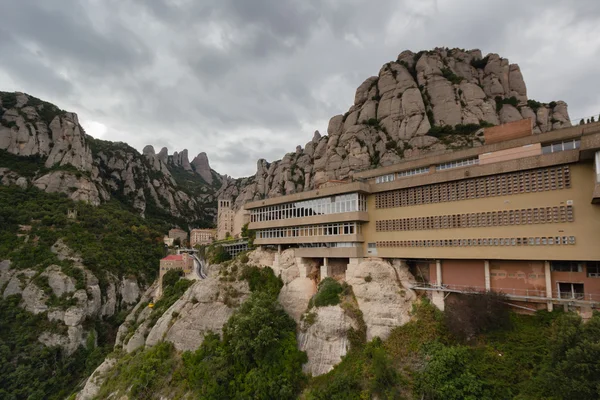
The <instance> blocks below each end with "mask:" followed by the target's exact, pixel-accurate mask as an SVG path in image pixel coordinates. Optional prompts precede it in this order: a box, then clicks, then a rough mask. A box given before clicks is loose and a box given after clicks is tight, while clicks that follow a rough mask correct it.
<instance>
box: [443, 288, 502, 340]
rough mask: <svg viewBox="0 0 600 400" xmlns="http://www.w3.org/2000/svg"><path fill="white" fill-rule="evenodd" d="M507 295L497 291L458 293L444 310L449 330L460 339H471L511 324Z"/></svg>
mask: <svg viewBox="0 0 600 400" xmlns="http://www.w3.org/2000/svg"><path fill="white" fill-rule="evenodd" d="M506 303H507V300H506V296H505V295H503V294H501V293H497V292H486V293H477V294H456V295H455V296H454V297H453V299H452V301H448V302H447V306H446V309H445V311H444V317H445V323H446V326H447V328H448V331H449V332H450V333H451V334H452V335H453V336H454V337H455V338H456V339H458V340H459V341H465V340H471V339H474V338H475V337H476V335H479V334H481V333H484V332H488V331H490V330H491V329H504V328H507V327H509V326H510V311H509V309H508V305H507V304H506Z"/></svg>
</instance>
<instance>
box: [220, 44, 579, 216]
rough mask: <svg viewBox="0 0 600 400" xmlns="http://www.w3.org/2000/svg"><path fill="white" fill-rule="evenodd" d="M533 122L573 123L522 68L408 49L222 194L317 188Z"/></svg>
mask: <svg viewBox="0 0 600 400" xmlns="http://www.w3.org/2000/svg"><path fill="white" fill-rule="evenodd" d="M524 118H530V119H531V121H532V124H533V131H534V133H544V132H548V131H551V130H553V129H558V128H562V127H567V126H570V124H571V123H570V120H569V114H568V111H567V104H566V103H565V102H563V101H552V102H550V103H548V104H543V103H540V102H538V101H535V100H532V99H530V98H528V96H527V87H526V85H525V81H524V80H523V76H522V74H521V70H520V69H519V66H518V65H517V64H510V63H509V61H508V60H507V59H505V58H502V57H500V56H499V55H498V54H488V55H486V56H485V57H483V56H482V53H481V51H480V50H468V51H467V50H463V49H447V48H436V49H434V50H431V51H420V52H418V53H413V52H411V51H404V52H402V53H400V55H399V56H398V58H397V59H396V60H395V61H391V62H388V63H386V64H385V65H383V66H382V68H381V69H380V70H379V73H378V75H377V76H372V77H369V78H367V79H366V80H365V81H364V82H363V83H362V84H361V85H360V86H359V87H358V89H357V90H356V94H355V96H354V104H353V105H352V106H351V107H350V109H349V110H348V111H347V112H346V113H345V114H343V115H336V116H334V117H333V118H331V120H330V121H329V126H328V127H327V135H321V134H320V133H319V132H318V131H317V132H315V134H314V136H313V138H312V140H311V141H309V142H308V143H306V145H305V146H304V147H301V146H297V147H296V151H295V152H291V153H288V154H286V155H285V156H284V157H283V159H281V160H278V161H275V162H272V163H269V162H267V161H266V160H264V159H261V160H259V161H258V163H257V171H256V174H255V175H254V176H252V177H249V178H244V179H238V180H227V181H226V182H225V188H223V190H222V194H223V196H225V197H229V198H232V199H235V204H236V206H237V207H240V206H241V205H242V204H243V203H245V202H246V201H251V200H257V199H261V198H265V197H273V196H280V195H284V194H290V193H296V192H300V191H303V190H309V189H313V188H315V187H316V186H317V185H319V184H321V183H323V182H325V181H327V180H343V179H347V178H348V177H350V176H352V173H353V172H354V171H360V170H364V169H368V168H374V167H378V166H387V165H391V164H395V163H399V162H401V161H402V160H403V159H405V158H409V157H414V156H417V155H419V154H424V153H433V152H446V151H452V150H455V149H458V148H465V147H472V146H479V145H481V141H482V137H481V132H482V131H481V128H482V127H485V126H490V125H498V124H503V123H507V122H512V121H516V120H520V119H524Z"/></svg>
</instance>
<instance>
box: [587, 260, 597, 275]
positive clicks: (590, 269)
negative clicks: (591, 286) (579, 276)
mask: <svg viewBox="0 0 600 400" xmlns="http://www.w3.org/2000/svg"><path fill="white" fill-rule="evenodd" d="M586 270H587V276H588V278H600V262H598V261H588V262H587V263H586Z"/></svg>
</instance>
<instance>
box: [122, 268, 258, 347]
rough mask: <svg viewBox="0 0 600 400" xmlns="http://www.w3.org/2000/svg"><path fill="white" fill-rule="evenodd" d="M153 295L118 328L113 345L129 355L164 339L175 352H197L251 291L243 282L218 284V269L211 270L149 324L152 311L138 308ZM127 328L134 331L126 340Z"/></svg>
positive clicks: (219, 330)
mask: <svg viewBox="0 0 600 400" xmlns="http://www.w3.org/2000/svg"><path fill="white" fill-rule="evenodd" d="M153 294H154V293H153V292H147V293H146V294H144V296H143V297H142V301H141V302H140V303H138V305H137V306H136V307H135V308H134V309H133V311H132V313H131V314H129V316H128V317H127V319H126V321H125V323H124V324H123V325H122V326H121V327H120V328H119V332H118V334H117V342H116V346H123V348H124V349H125V350H126V351H127V352H132V351H134V350H136V349H138V348H140V347H143V346H147V347H148V346H154V345H156V344H158V343H159V342H161V341H163V340H166V341H169V342H171V343H173V345H174V346H175V348H176V349H177V350H180V351H186V350H191V351H193V350H196V349H197V348H198V347H200V345H201V344H202V341H203V340H204V336H205V335H206V334H207V333H209V332H213V333H217V334H220V333H221V331H222V329H223V325H225V323H226V322H227V321H228V320H229V318H230V317H231V316H232V315H233V313H234V311H235V310H236V309H237V307H238V306H239V305H240V304H241V303H242V302H243V301H244V300H245V299H246V298H247V297H248V295H249V294H250V290H249V288H248V284H247V283H246V281H237V280H236V281H233V282H229V281H221V280H220V279H219V274H218V268H217V267H215V268H212V269H211V271H209V276H208V278H206V279H201V280H198V281H196V282H195V283H194V284H193V285H192V286H190V288H189V289H188V290H187V291H186V292H185V293H184V294H183V296H182V297H181V298H180V299H178V300H177V301H176V302H175V303H174V304H173V305H172V306H171V307H170V308H169V309H168V310H167V311H165V313H164V314H163V315H161V316H160V317H159V318H158V320H156V323H154V324H153V325H151V324H150V319H149V317H150V316H151V313H152V310H151V309H150V308H145V309H144V310H140V309H139V307H142V306H143V305H144V304H147V301H148V299H149V298H150V297H152V295H153ZM130 327H135V331H134V333H133V334H132V335H131V336H130V337H126V333H127V331H128V330H129V329H130Z"/></svg>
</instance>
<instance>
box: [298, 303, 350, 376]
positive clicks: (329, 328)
mask: <svg viewBox="0 0 600 400" xmlns="http://www.w3.org/2000/svg"><path fill="white" fill-rule="evenodd" d="M313 312H314V314H313V317H312V318H314V322H312V324H311V325H309V326H307V325H308V324H305V325H304V327H303V328H302V329H301V330H300V331H299V332H298V347H299V348H300V350H302V351H305V352H306V355H307V356H308V362H307V363H306V364H304V365H303V366H302V370H303V371H304V372H305V373H307V374H310V375H312V376H318V375H322V374H326V373H327V372H329V371H331V370H332V369H333V367H334V366H335V365H336V364H338V363H339V362H340V361H342V357H343V356H345V355H346V353H347V352H348V350H349V349H350V342H349V341H348V336H347V333H348V330H350V329H351V328H352V329H357V328H358V326H357V324H356V322H355V321H354V320H353V319H352V318H350V317H349V316H347V315H346V313H345V312H344V310H343V309H342V308H341V307H340V306H327V307H318V308H315V309H314V311H313Z"/></svg>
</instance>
